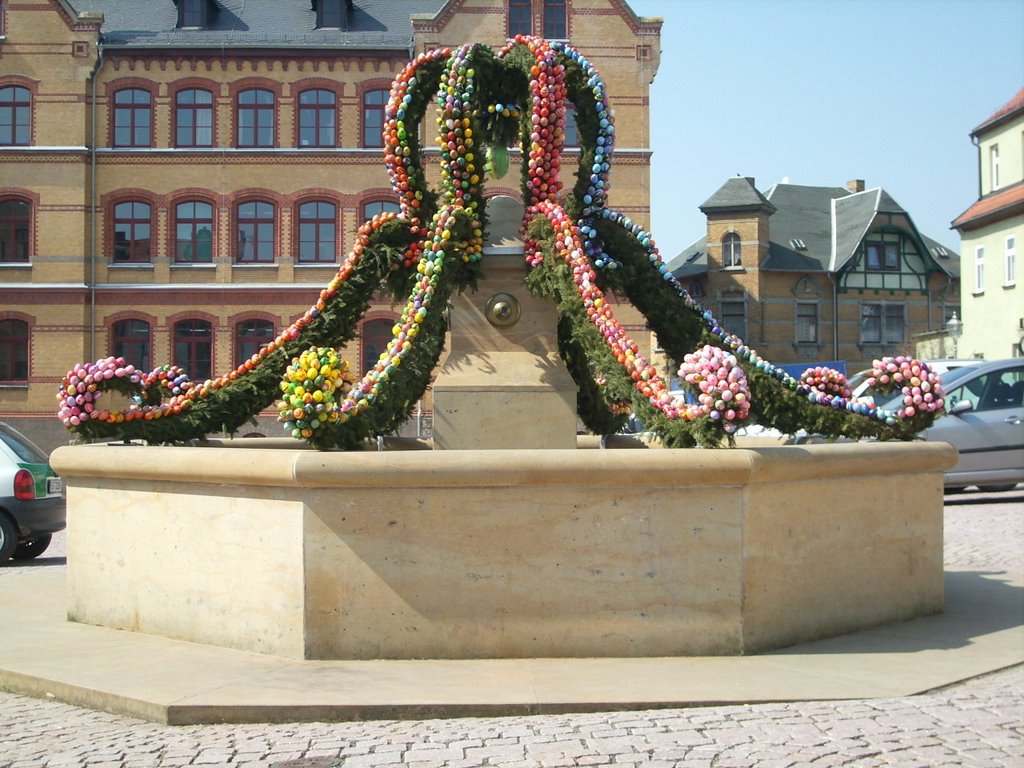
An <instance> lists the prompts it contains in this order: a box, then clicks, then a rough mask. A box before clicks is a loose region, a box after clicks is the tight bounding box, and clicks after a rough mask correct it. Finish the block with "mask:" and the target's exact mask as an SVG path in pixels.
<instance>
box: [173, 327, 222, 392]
mask: <svg viewBox="0 0 1024 768" xmlns="http://www.w3.org/2000/svg"><path fill="white" fill-rule="evenodd" d="M174 364H175V365H177V366H178V367H179V368H183V369H184V370H185V373H186V374H188V377H189V378H190V379H192V381H205V380H206V379H209V378H211V376H212V374H213V326H212V325H211V324H210V323H208V322H207V321H206V320H180V321H179V322H177V323H175V324H174Z"/></svg>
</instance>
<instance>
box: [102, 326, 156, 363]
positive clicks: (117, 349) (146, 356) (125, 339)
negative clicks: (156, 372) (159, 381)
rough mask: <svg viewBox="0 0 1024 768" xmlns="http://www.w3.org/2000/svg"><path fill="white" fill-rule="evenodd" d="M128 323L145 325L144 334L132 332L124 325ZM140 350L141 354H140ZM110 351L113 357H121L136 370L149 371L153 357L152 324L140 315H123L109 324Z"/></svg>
mask: <svg viewBox="0 0 1024 768" xmlns="http://www.w3.org/2000/svg"><path fill="white" fill-rule="evenodd" d="M128 323H132V324H137V325H138V326H145V334H142V333H132V332H131V331H130V330H126V329H125V328H124V326H125V325H126V324H128ZM140 350H141V354H140ZM110 351H111V353H112V354H113V355H114V356H115V357H123V358H124V359H125V361H126V362H128V363H131V364H132V365H134V366H135V368H136V370H139V371H143V372H146V371H149V370H150V361H151V360H152V359H153V326H152V323H150V322H149V321H148V320H144V319H143V318H141V317H123V318H121V319H119V320H115V321H114V322H113V323H111V324H110Z"/></svg>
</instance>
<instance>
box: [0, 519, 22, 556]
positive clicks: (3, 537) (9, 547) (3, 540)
mask: <svg viewBox="0 0 1024 768" xmlns="http://www.w3.org/2000/svg"><path fill="white" fill-rule="evenodd" d="M17 546H18V531H17V530H15V528H14V523H12V522H11V521H10V520H9V519H8V518H7V516H6V515H3V514H0V565H6V564H7V561H8V560H10V559H11V555H13V554H14V550H15V548H16V547H17Z"/></svg>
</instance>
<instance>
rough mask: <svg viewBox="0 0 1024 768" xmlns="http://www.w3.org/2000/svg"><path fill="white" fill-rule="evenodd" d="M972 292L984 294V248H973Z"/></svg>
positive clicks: (982, 246)
mask: <svg viewBox="0 0 1024 768" xmlns="http://www.w3.org/2000/svg"><path fill="white" fill-rule="evenodd" d="M974 292H975V293H984V292H985V246H984V245H977V246H975V247H974Z"/></svg>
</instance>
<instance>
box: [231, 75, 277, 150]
mask: <svg viewBox="0 0 1024 768" xmlns="http://www.w3.org/2000/svg"><path fill="white" fill-rule="evenodd" d="M265 95H266V96H269V97H270V101H269V102H266V101H262V100H261V99H263V98H264V96H265ZM250 96H251V97H252V98H253V99H255V100H254V101H252V102H251V103H250V102H248V101H245V100H244V99H246V98H248V97H250ZM249 113H251V117H252V124H251V125H245V123H244V121H243V119H242V116H243V114H249ZM267 121H269V125H266V124H265V123H266V122H267ZM267 130H269V140H268V141H267V142H266V143H264V142H262V141H261V140H260V136H261V133H262V132H263V131H267ZM250 131H251V133H252V135H251V137H250V136H249V135H248V134H249V132H250ZM276 131H277V94H275V93H274V92H273V91H272V90H270V89H269V88H263V87H260V86H255V85H254V86H251V87H248V88H242V89H241V90H239V91H238V93H236V94H235V146H236V147H237V148H238V149H272V148H274V147H276V146H277V140H276ZM246 139H251V141H246Z"/></svg>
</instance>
